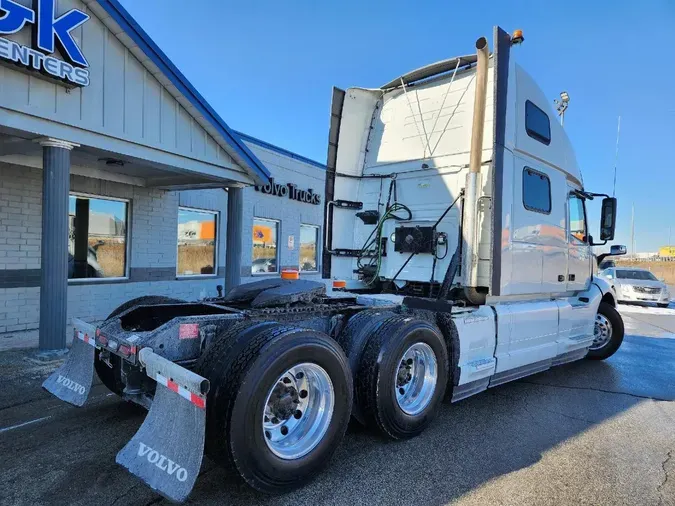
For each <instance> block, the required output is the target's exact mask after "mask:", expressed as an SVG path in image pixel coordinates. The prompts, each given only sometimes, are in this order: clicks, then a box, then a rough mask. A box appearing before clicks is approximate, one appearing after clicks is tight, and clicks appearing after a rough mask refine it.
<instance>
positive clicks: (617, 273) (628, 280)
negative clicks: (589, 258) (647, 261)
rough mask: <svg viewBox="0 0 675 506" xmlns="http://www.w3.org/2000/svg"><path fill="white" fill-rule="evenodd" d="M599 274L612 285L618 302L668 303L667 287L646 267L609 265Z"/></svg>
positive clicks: (662, 305) (663, 305)
mask: <svg viewBox="0 0 675 506" xmlns="http://www.w3.org/2000/svg"><path fill="white" fill-rule="evenodd" d="M599 274H600V276H603V277H604V278H606V279H607V280H609V282H610V283H611V284H612V285H613V286H614V289H615V290H616V295H617V297H618V300H619V302H656V304H657V305H658V306H659V307H668V304H670V292H669V291H668V287H667V286H666V284H665V283H664V282H663V281H660V280H658V279H656V276H654V275H653V274H652V273H651V272H649V271H648V270H647V269H638V268H635V267H610V268H608V269H605V270H603V271H601V272H600V273H599Z"/></svg>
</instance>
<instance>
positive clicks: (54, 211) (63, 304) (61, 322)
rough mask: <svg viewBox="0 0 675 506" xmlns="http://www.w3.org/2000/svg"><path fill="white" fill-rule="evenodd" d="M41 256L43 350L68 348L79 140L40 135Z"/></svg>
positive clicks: (41, 335) (55, 351) (51, 350)
mask: <svg viewBox="0 0 675 506" xmlns="http://www.w3.org/2000/svg"><path fill="white" fill-rule="evenodd" d="M40 145H41V146H42V169H43V170H42V258H41V277H40V353H45V352H52V353H58V352H60V351H62V350H65V348H66V323H67V322H66V319H67V312H66V309H67V303H68V193H69V190H70V151H71V150H72V149H73V148H75V147H77V145H76V144H72V143H70V142H65V141H60V140H57V139H41V140H40Z"/></svg>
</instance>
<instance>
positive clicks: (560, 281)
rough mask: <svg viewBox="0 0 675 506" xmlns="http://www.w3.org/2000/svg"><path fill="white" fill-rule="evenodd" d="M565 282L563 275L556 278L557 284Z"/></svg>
mask: <svg viewBox="0 0 675 506" xmlns="http://www.w3.org/2000/svg"><path fill="white" fill-rule="evenodd" d="M564 282H565V276H564V275H563V274H560V275H559V276H558V283H564Z"/></svg>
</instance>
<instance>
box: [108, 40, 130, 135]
mask: <svg viewBox="0 0 675 506" xmlns="http://www.w3.org/2000/svg"><path fill="white" fill-rule="evenodd" d="M126 54H127V50H126V48H125V47H124V46H123V45H122V43H121V42H120V41H119V40H118V39H117V37H115V36H114V35H113V34H112V33H110V32H109V31H108V34H107V40H106V46H105V82H106V86H105V90H104V94H103V106H104V107H103V110H104V116H103V121H104V124H105V127H106V129H107V130H108V131H109V132H111V133H115V134H116V135H122V134H123V133H124V114H125V110H124V107H120V104H124V88H125V79H124V68H125V58H126Z"/></svg>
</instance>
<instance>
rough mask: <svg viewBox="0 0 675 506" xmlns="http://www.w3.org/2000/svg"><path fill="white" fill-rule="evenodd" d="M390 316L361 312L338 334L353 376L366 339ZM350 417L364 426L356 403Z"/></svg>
mask: <svg viewBox="0 0 675 506" xmlns="http://www.w3.org/2000/svg"><path fill="white" fill-rule="evenodd" d="M390 316H394V313H392V312H391V311H378V310H366V311H361V312H360V313H358V314H356V315H354V316H352V317H351V318H350V319H349V321H348V322H347V325H346V326H345V328H344V329H343V330H342V332H340V335H339V336H338V338H337V341H338V344H339V345H340V346H341V347H342V349H343V350H344V352H345V355H347V360H348V361H349V368H350V369H351V371H352V374H353V375H356V371H358V368H359V363H360V362H361V356H362V355H363V350H364V349H365V347H366V344H368V339H370V337H371V336H372V335H373V332H375V331H376V330H377V329H378V328H379V327H380V326H381V325H382V323H383V322H384V321H385V320H386V319H387V318H389V317H390ZM354 381H356V378H354ZM352 416H354V418H355V419H356V420H358V421H359V422H360V423H361V424H363V425H365V424H366V422H365V419H364V417H363V413H362V412H361V409H360V406H359V403H358V402H355V403H354V409H353V412H352Z"/></svg>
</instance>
